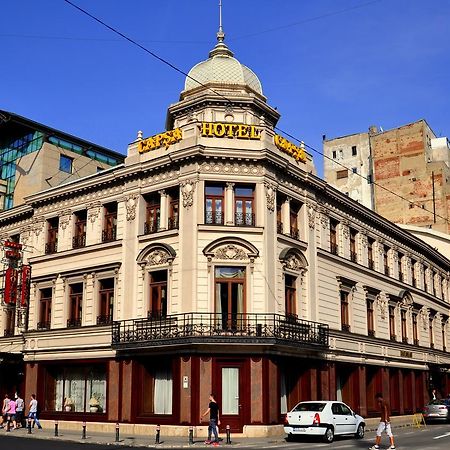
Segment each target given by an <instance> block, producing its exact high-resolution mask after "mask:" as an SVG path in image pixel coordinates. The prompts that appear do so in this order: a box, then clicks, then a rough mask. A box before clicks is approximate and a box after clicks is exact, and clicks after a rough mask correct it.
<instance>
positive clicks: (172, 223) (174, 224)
mask: <svg viewBox="0 0 450 450" xmlns="http://www.w3.org/2000/svg"><path fill="white" fill-rule="evenodd" d="M179 226H180V224H179V220H178V217H169V220H168V223H167V229H169V230H178V228H179Z"/></svg>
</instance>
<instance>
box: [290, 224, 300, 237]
mask: <svg viewBox="0 0 450 450" xmlns="http://www.w3.org/2000/svg"><path fill="white" fill-rule="evenodd" d="M289 236H290V237H291V238H292V239H297V240H299V239H300V232H299V231H298V228H296V227H291V230H290V233H289Z"/></svg>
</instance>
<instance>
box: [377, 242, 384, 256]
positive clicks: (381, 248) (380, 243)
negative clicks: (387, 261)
mask: <svg viewBox="0 0 450 450" xmlns="http://www.w3.org/2000/svg"><path fill="white" fill-rule="evenodd" d="M376 243H377V248H378V253H379V254H380V255H382V254H383V253H384V245H383V241H376Z"/></svg>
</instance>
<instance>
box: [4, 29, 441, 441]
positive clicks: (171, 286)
mask: <svg viewBox="0 0 450 450" xmlns="http://www.w3.org/2000/svg"><path fill="white" fill-rule="evenodd" d="M278 119H279V113H278V111H276V110H275V109H274V108H272V107H271V106H270V104H269V103H268V102H267V99H266V97H265V96H264V94H263V89H262V85H261V82H260V80H259V79H258V77H257V76H256V74H255V73H254V72H252V71H251V70H250V69H249V68H248V67H246V66H244V65H243V64H241V63H240V62H239V61H238V60H237V59H236V58H235V57H234V56H233V53H232V52H231V50H230V49H229V48H228V47H227V46H226V45H225V42H224V36H223V34H222V33H219V34H218V42H217V45H216V46H215V47H214V48H213V50H212V51H211V52H210V53H209V58H208V59H206V60H205V61H202V62H200V63H199V64H197V65H196V66H194V67H193V68H192V69H191V71H190V72H189V76H188V77H187V78H186V81H185V85H184V89H183V91H182V92H181V95H180V98H179V101H177V102H176V103H174V104H172V105H171V106H169V108H168V113H167V128H166V130H164V131H163V132H161V133H160V134H157V135H155V136H150V137H147V138H145V139H143V137H142V136H138V139H137V140H136V141H135V142H132V143H131V144H130V145H129V147H128V152H127V157H126V159H125V162H124V165H121V166H117V167H116V168H112V169H110V170H106V171H100V172H98V173H96V174H94V175H91V176H87V177H84V178H81V179H79V180H75V181H71V182H69V183H65V184H62V185H59V186H55V187H53V188H49V189H47V190H45V191H41V192H36V193H34V194H32V195H29V196H27V197H26V198H25V203H24V204H23V205H22V206H20V207H15V208H12V209H10V210H8V211H4V212H3V213H1V214H0V236H1V238H2V240H3V241H5V240H6V241H8V240H9V239H11V237H12V236H17V237H18V239H17V241H18V243H20V244H22V245H23V251H24V253H23V258H24V261H25V262H26V263H27V264H29V265H30V266H31V274H32V275H31V287H30V299H29V302H28V304H27V305H25V306H22V307H21V308H22V309H25V310H26V318H27V320H22V321H20V322H18V323H15V324H14V326H13V327H11V325H8V324H9V322H8V317H9V316H10V315H11V314H14V311H16V310H17V309H20V308H19V306H18V305H17V304H16V305H11V304H9V305H8V306H5V305H4V308H3V310H2V312H1V314H0V329H2V330H8V333H7V334H6V336H4V337H0V352H1V362H0V368H1V370H2V371H3V370H4V367H6V365H7V364H9V366H8V367H10V369H9V373H10V376H9V377H8V379H6V380H3V385H2V386H0V391H1V392H3V391H5V390H9V391H10V392H12V391H13V390H14V389H16V388H20V389H21V391H22V392H24V393H25V395H26V396H28V395H29V394H31V393H32V392H36V393H37V395H38V397H39V398H40V400H41V405H42V413H41V418H42V419H43V420H44V421H45V420H53V419H58V420H59V421H60V424H61V423H63V422H76V421H82V420H88V421H91V422H98V423H99V424H101V425H102V427H103V429H104V430H106V429H108V427H110V428H112V427H113V426H114V424H115V422H121V423H122V424H129V425H130V426H133V427H134V428H133V430H134V431H135V432H136V431H138V429H140V430H145V432H146V433H150V432H152V427H155V426H156V424H159V425H161V426H162V427H163V432H164V433H166V434H168V433H170V432H173V433H183V434H184V435H187V427H188V426H190V425H198V418H199V417H200V413H201V411H202V410H204V408H205V405H206V402H207V398H208V395H209V393H210V392H215V393H216V397H217V400H218V402H219V404H220V407H221V421H222V424H223V426H226V425H229V426H230V427H231V430H232V432H244V433H246V434H247V435H256V434H269V433H271V432H272V430H273V429H279V427H278V428H277V427H276V425H277V424H280V423H281V422H282V420H283V415H284V413H286V411H287V410H288V409H290V408H291V407H293V405H294V404H295V403H296V402H298V401H299V400H314V399H342V400H344V401H345V402H347V403H348V404H350V405H351V406H352V407H353V408H354V409H355V410H356V411H358V412H359V413H361V414H362V415H364V416H374V415H376V414H378V413H377V412H376V405H375V402H374V394H375V393H376V392H378V391H381V392H383V393H384V395H385V397H386V398H389V400H390V403H391V406H392V411H393V414H409V413H413V412H415V411H418V410H420V409H421V408H422V406H423V404H424V402H425V401H426V400H427V399H428V395H429V390H430V389H431V388H436V389H437V390H438V391H439V392H441V393H442V394H444V393H447V392H448V390H449V389H450V373H449V369H450V355H449V353H448V346H449V338H450V324H449V315H450V295H449V294H450V292H449V272H450V261H449V260H448V259H447V258H445V257H444V256H443V255H442V254H441V253H439V252H438V251H436V250H435V249H434V248H433V247H432V246H430V245H428V244H426V243H425V242H424V241H422V240H420V239H418V238H416V237H414V236H413V235H412V234H410V233H408V232H407V231H405V230H403V229H401V228H399V227H398V226H396V225H394V224H393V223H391V222H390V221H388V220H386V219H385V218H383V217H382V216H380V215H378V214H376V213H375V212H374V211H372V210H371V209H369V208H366V207H365V206H364V205H363V204H361V203H360V202H357V201H354V200H352V199H351V198H349V197H348V196H346V195H344V194H343V193H341V192H340V191H339V190H337V189H335V188H333V187H332V186H330V185H329V184H327V183H326V182H325V181H323V180H322V179H320V178H318V177H317V176H315V175H314V173H315V169H314V165H313V161H312V158H311V156H310V155H309V154H308V153H306V152H305V150H304V149H303V148H302V147H301V146H297V145H295V144H294V143H292V142H289V141H288V140H287V139H285V138H284V137H283V136H280V135H278V134H276V133H275V130H274V127H275V125H276V123H277V121H278ZM14 308H16V309H14ZM11 311H13V312H11ZM8 327H9V328H8ZM136 424H138V425H139V428H138V427H137V426H135V425H136ZM91 426H93V424H92V425H91ZM164 427H165V429H164Z"/></svg>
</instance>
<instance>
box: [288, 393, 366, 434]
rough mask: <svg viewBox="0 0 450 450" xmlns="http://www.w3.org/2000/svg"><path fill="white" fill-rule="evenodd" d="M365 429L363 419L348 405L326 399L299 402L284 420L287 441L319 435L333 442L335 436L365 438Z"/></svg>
mask: <svg viewBox="0 0 450 450" xmlns="http://www.w3.org/2000/svg"><path fill="white" fill-rule="evenodd" d="M365 426H366V424H365V422H364V419H363V418H362V417H361V416H360V415H358V414H356V413H354V412H353V411H352V410H351V409H350V408H349V407H348V406H347V405H346V404H345V403H342V402H339V401H326V400H317V401H309V402H300V403H299V404H297V405H296V406H294V408H293V409H292V411H290V412H288V413H287V414H286V418H285V420H284V432H285V433H286V434H287V438H286V439H287V440H291V439H292V438H293V437H294V436H302V435H303V436H318V437H321V438H322V439H323V440H324V441H325V442H328V443H331V442H333V439H334V436H335V435H336V436H337V435H345V434H353V435H354V436H355V437H356V438H358V439H362V438H363V437H364V428H365Z"/></svg>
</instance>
